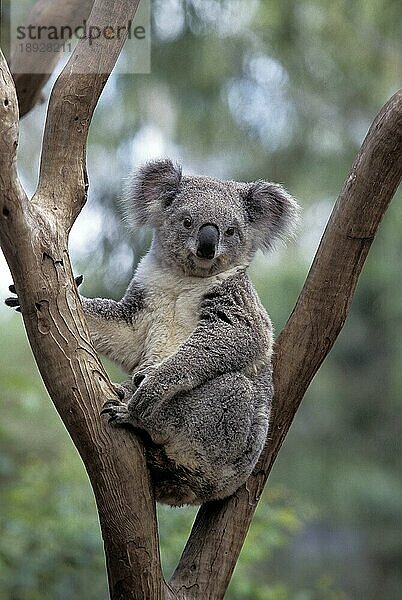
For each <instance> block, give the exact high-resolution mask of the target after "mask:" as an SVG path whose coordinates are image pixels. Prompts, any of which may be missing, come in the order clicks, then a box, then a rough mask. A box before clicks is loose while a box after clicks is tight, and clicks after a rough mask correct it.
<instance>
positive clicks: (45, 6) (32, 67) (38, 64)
mask: <svg viewBox="0 0 402 600" xmlns="http://www.w3.org/2000/svg"><path fill="white" fill-rule="evenodd" d="M92 5H93V0H38V1H37V2H36V3H35V4H34V6H33V7H32V10H31V12H30V14H29V16H28V18H27V21H26V23H27V25H33V26H35V28H36V30H37V28H38V27H39V26H43V27H47V26H54V27H56V28H57V31H60V29H61V27H62V26H64V25H70V27H71V28H72V29H73V30H74V29H75V28H76V27H78V26H79V25H82V23H83V21H84V19H86V18H87V17H88V15H89V13H90V12H91V8H92ZM62 39H63V40H68V39H69V35H68V31H67V29H66V30H65V32H64V35H63V37H62ZM40 41H41V43H44V44H46V43H47V42H48V41H50V42H52V39H49V35H48V34H47V32H46V30H43V31H42V33H41V40H40ZM59 41H61V40H57V42H59ZM53 44H54V40H53ZM61 56H62V53H61V52H20V51H19V50H18V51H17V48H13V49H12V52H11V72H12V74H13V77H14V82H15V86H16V88H17V96H18V102H19V106H20V117H23V116H24V115H25V114H26V113H28V112H29V111H30V110H31V109H32V108H33V107H34V106H35V104H36V103H37V102H38V100H39V99H40V95H41V90H42V88H43V86H44V85H45V84H46V82H47V80H48V79H49V77H50V75H51V73H52V72H53V70H54V68H55V67H56V65H57V63H58V62H59V60H60V57H61Z"/></svg>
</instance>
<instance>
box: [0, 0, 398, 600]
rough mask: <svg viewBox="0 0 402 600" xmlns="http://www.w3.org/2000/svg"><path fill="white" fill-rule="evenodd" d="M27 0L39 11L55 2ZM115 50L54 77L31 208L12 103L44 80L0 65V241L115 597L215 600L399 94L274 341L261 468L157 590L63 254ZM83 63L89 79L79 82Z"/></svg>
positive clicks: (334, 287)
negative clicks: (85, 489)
mask: <svg viewBox="0 0 402 600" xmlns="http://www.w3.org/2000/svg"><path fill="white" fill-rule="evenodd" d="M75 3H76V2H75V1H74V0H71V2H70V3H68V4H69V6H70V7H71V6H74V4H75ZM38 4H39V5H40V7H41V10H46V8H47V7H50V5H51V4H52V3H50V2H46V1H44V0H40V2H38ZM76 4H77V5H78V3H76ZM53 5H54V3H53ZM137 5H138V2H134V3H133V2H130V1H129V0H114V2H113V3H110V2H106V0H96V1H95V2H94V5H93V8H92V12H91V15H90V17H89V25H90V24H91V23H94V24H96V25H98V26H99V25H100V26H102V25H104V26H106V25H108V26H110V25H112V26H113V25H116V26H117V25H121V24H122V23H126V22H127V21H128V20H129V18H130V17H132V15H133V14H134V12H135V10H136V8H137ZM122 43H123V40H122V39H121V40H118V39H116V40H114V41H113V42H112V43H111V44H110V45H108V50H109V51H108V52H107V53H105V52H102V43H101V41H96V40H94V41H93V44H92V48H89V47H88V45H87V44H86V42H85V40H81V41H80V42H79V44H78V46H77V49H76V50H75V52H74V54H73V56H72V57H71V59H70V61H69V63H68V64H67V65H66V67H65V68H64V69H63V71H62V73H61V75H60V76H59V78H58V80H57V82H56V84H55V86H54V88H53V91H52V95H51V98H50V103H49V109H48V115H47V122H46V128H45V135H44V140H43V147H42V160H41V170H40V177H39V184H38V188H37V190H36V192H35V194H34V196H33V198H32V199H31V200H28V198H27V197H26V195H25V192H24V191H23V190H22V187H21V185H20V183H19V180H18V176H17V172H16V146H17V141H18V102H20V105H21V106H22V105H23V97H29V98H31V100H29V102H28V103H27V104H25V107H26V108H23V109H22V112H26V111H27V110H29V109H30V108H31V107H32V106H33V103H34V101H35V99H36V98H37V97H38V95H39V91H40V89H41V86H42V85H43V83H44V80H45V78H39V77H31V78H29V77H28V78H26V77H25V78H18V77H16V80H15V83H14V82H13V80H12V78H11V75H10V72H9V69H8V67H7V64H6V62H5V59H4V58H3V56H1V65H0V69H1V72H2V78H1V80H0V111H1V124H0V131H1V136H2V140H3V148H2V153H1V156H0V161H1V164H0V240H1V245H2V248H3V250H4V253H5V256H6V259H7V262H8V264H9V266H10V269H11V272H12V274H13V278H14V282H15V286H16V290H17V292H18V296H19V298H20V301H21V308H22V314H23V318H24V323H25V326H26V329H27V333H28V337H29V341H30V344H31V346H32V349H33V352H34V354H35V358H36V360H37V363H38V366H39V369H40V371H41V374H42V377H43V379H44V382H45V385H46V387H47V388H48V391H49V393H50V395H51V397H52V399H53V401H54V404H55V406H56V408H57V410H58V412H59V414H60V416H61V418H62V419H63V421H64V423H65V425H66V427H67V429H68V431H69V432H70V435H71V437H72V439H73V441H74V443H75V445H76V446H77V449H78V451H79V452H80V454H81V456H82V459H83V461H84V464H85V466H86V469H87V471H88V474H89V477H90V480H91V483H92V486H93V489H94V494H95V498H96V502H97V507H98V512H99V518H100V523H101V528H102V534H103V539H104V544H105V554H106V561H107V568H108V575H109V586H110V593H111V596H112V598H150V599H151V598H152V599H158V598H194V599H195V598H215V599H216V598H221V597H223V595H224V593H225V590H226V587H227V585H228V582H229V580H230V577H231V574H232V572H233V569H234V566H235V563H236V560H237V557H238V554H239V552H240V549H241V545H242V543H243V540H244V537H245V535H246V532H247V529H248V526H249V524H250V522H251V519H252V516H253V513H254V510H255V507H256V505H257V502H258V499H259V497H260V494H261V492H262V489H263V487H264V485H265V482H266V479H267V477H268V475H269V472H270V469H271V467H272V465H273V462H274V460H275V458H276V456H277V453H278V451H279V449H280V446H281V444H282V441H283V439H284V437H285V436H286V433H287V431H288V429H289V426H290V424H291V422H292V420H293V417H294V414H295V412H296V410H297V408H298V406H299V404H300V402H301V400H302V397H303V395H304V392H305V390H306V389H307V387H308V385H309V383H310V381H311V379H312V378H313V376H314V374H315V373H316V371H317V369H318V368H319V366H320V364H321V363H322V361H323V360H324V358H325V356H326V355H327V353H328V352H329V350H330V349H331V347H332V345H333V343H334V341H335V339H336V337H337V335H338V333H339V331H340V330H341V328H342V326H343V323H344V321H345V319H346V316H347V313H348V310H349V306H350V302H351V298H352V295H353V292H354V289H355V286H356V283H357V279H358V276H359V273H360V271H361V269H362V266H363V263H364V260H365V258H366V256H367V253H368V251H369V248H370V245H371V243H372V240H373V238H374V236H375V233H376V231H377V228H378V226H379V223H380V221H381V218H382V216H383V214H384V213H385V211H386V208H387V206H388V204H389V202H390V200H391V198H392V196H393V194H394V192H395V190H396V188H397V186H398V184H399V181H400V177H401V171H402V161H401V155H400V147H401V138H402V115H401V113H402V93H401V92H398V93H397V94H395V95H394V96H393V97H392V98H391V99H390V100H389V101H388V102H387V103H386V105H385V106H384V107H383V108H382V109H381V111H380V112H379V114H378V115H377V117H376V119H375V120H374V122H373V124H372V126H371V128H370V130H369V132H368V134H367V136H366V139H365V141H364V142H363V145H362V147H361V150H360V152H359V154H358V156H357V158H356V160H355V162H354V164H353V166H352V169H351V172H350V174H349V176H348V178H347V180H346V183H345V185H344V188H343V190H342V191H341V194H340V196H339V198H338V201H337V203H336V205H335V208H334V211H333V213H332V216H331V219H330V221H329V223H328V226H327V229H326V231H325V233H324V236H323V238H322V241H321V244H320V247H319V249H318V251H317V254H316V257H315V260H314V262H313V265H312V267H311V270H310V273H309V275H308V278H307V280H306V283H305V285H304V287H303V290H302V291H301V294H300V296H299V299H298V301H297V304H296V306H295V309H294V311H293V313H292V315H291V317H290V318H289V321H288V323H287V325H286V327H285V329H284V331H283V332H282V334H281V336H280V337H279V338H278V340H277V343H276V353H275V365H274V367H275V368H274V379H275V390H276V392H275V400H274V416H273V422H272V426H271V431H270V439H269V440H268V443H267V446H266V449H265V451H264V453H263V455H262V457H261V459H260V461H259V464H258V466H257V468H256V469H255V471H254V473H253V475H252V476H251V477H250V479H249V480H248V482H247V483H246V484H245V485H244V486H243V487H242V488H240V490H238V491H237V492H236V494H234V495H233V496H232V497H231V498H229V499H227V500H225V501H221V502H215V503H211V504H209V505H204V506H202V507H201V508H200V510H199V513H198V516H197V519H196V522H195V524H194V527H193V530H192V533H191V535H190V538H189V540H188V543H187V545H186V548H185V550H184V553H183V556H182V558H181V561H180V563H179V565H178V568H177V570H176V572H175V574H174V575H173V577H172V579H171V581H170V582H169V583H165V582H164V580H163V577H162V572H161V567H160V560H159V549H158V534H157V526H156V517H155V502H154V498H153V492H152V487H151V485H150V480H149V476H148V472H147V468H146V464H145V459H144V452H143V447H142V444H141V442H140V441H139V440H138V439H137V438H136V437H135V436H134V435H133V434H130V433H129V432H126V431H119V430H113V431H112V430H111V429H110V428H109V426H108V425H107V424H106V423H105V422H103V421H102V420H101V418H100V416H99V410H100V408H101V406H102V404H103V403H104V402H105V401H107V400H109V399H110V398H112V397H113V396H114V389H113V387H112V385H111V384H110V382H109V381H108V378H107V376H106V374H105V372H104V370H103V368H102V366H101V363H100V362H99V359H98V357H97V356H96V353H95V351H94V349H93V347H92V345H91V340H90V336H89V333H88V329H87V326H86V323H85V318H84V316H83V313H82V309H81V306H80V302H79V298H78V295H77V291H76V287H75V283H74V279H73V275H72V270H71V266H70V263H69V258H68V234H69V231H70V229H71V226H72V224H73V222H74V221H75V219H76V218H77V216H78V214H79V212H80V210H81V208H82V206H83V205H84V203H85V199H86V191H87V185H88V184H87V177H86V169H85V143H86V137H87V132H88V128H89V124H90V121H91V117H92V114H93V111H94V109H95V106H96V103H97V100H98V98H99V96H100V94H101V91H102V89H103V87H104V85H105V83H106V81H107V77H108V74H109V73H110V71H111V70H112V68H113V65H114V63H115V61H116V60H117V57H118V54H119V52H120V50H121V46H122ZM110 50H112V51H110ZM90 60H91V61H92V72H91V73H86V71H87V69H85V66H86V65H87V63H88V62H89V61H90ZM84 73H86V74H84ZM27 90H28V91H27ZM28 92H29V93H28ZM17 95H18V98H17ZM65 165H68V169H66V168H65ZM217 558H218V560H217Z"/></svg>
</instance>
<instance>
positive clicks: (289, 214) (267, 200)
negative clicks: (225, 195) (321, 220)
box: [244, 181, 300, 250]
mask: <svg viewBox="0 0 402 600" xmlns="http://www.w3.org/2000/svg"><path fill="white" fill-rule="evenodd" d="M244 202H245V207H246V213H247V217H248V221H249V223H250V224H251V225H252V227H253V228H254V230H255V232H256V236H257V239H256V247H257V248H260V249H261V250H272V248H274V247H275V244H276V242H277V241H278V240H283V239H285V238H287V237H289V236H291V235H292V234H293V233H294V230H295V229H296V226H297V224H298V221H299V214H300V207H299V205H298V204H297V202H296V200H295V199H294V198H292V196H291V195H290V194H288V192H287V191H286V190H285V189H284V188H283V187H281V186H280V185H278V184H276V183H269V182H268V181H256V182H254V183H251V184H250V186H249V188H248V191H247V193H246V196H245V199H244Z"/></svg>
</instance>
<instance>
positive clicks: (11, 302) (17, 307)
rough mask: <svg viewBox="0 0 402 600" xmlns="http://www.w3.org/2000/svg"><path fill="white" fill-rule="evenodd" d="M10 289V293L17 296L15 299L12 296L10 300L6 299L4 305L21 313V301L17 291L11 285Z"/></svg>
mask: <svg viewBox="0 0 402 600" xmlns="http://www.w3.org/2000/svg"><path fill="white" fill-rule="evenodd" d="M8 289H9V290H10V292H11V293H12V294H15V298H14V297H13V296H10V297H9V298H6V299H5V300H4V304H6V306H9V307H10V308H15V310H16V311H17V312H21V306H20V301H19V298H18V296H17V292H16V290H15V285H14V284H13V285H10V286H8Z"/></svg>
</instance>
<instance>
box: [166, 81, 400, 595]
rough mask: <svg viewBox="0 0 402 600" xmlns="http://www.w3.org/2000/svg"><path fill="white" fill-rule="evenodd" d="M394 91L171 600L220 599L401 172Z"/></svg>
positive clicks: (201, 517) (194, 536)
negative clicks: (266, 418) (257, 448)
mask: <svg viewBox="0 0 402 600" xmlns="http://www.w3.org/2000/svg"><path fill="white" fill-rule="evenodd" d="M401 149H402V90H400V91H399V92H397V93H396V94H395V95H394V96H393V97H392V98H391V99H390V100H389V101H388V102H387V103H386V104H385V106H384V107H383V108H382V109H381V111H380V112H379V114H378V115H377V117H376V119H375V120H374V122H373V124H372V125H371V127H370V130H369V132H368V133H367V136H366V138H365V140H364V142H363V145H362V147H361V149H360V152H359V153H358V155H357V157H356V160H355V162H354V164H353V166H352V169H351V171H350V174H349V176H348V178H347V180H346V182H345V184H344V187H343V189H342V191H341V193H340V195H339V198H338V200H337V202H336V204H335V207H334V210H333V212H332V215H331V218H330V220H329V223H328V225H327V228H326V230H325V233H324V236H323V238H322V240H321V244H320V246H319V248H318V251H317V253H316V256H315V259H314V262H313V265H312V267H311V269H310V272H309V275H308V277H307V280H306V283H305V284H304V287H303V289H302V291H301V294H300V296H299V299H298V301H297V304H296V306H295V308H294V310H293V313H292V315H291V316H290V318H289V320H288V322H287V324H286V327H285V328H284V330H283V331H282V333H281V335H280V336H279V338H278V340H277V342H276V346H275V356H274V386H275V398H274V415H273V420H272V426H271V430H270V438H269V442H268V444H267V446H266V448H265V451H264V453H263V456H262V457H261V459H260V461H259V464H258V465H257V468H256V469H255V471H254V473H253V474H252V476H251V477H250V478H249V480H248V481H247V483H246V484H245V485H244V486H243V487H242V488H241V489H240V490H239V491H238V492H237V493H236V494H235V495H234V496H233V497H231V498H229V499H228V500H226V501H223V502H216V503H211V504H209V505H204V506H202V507H201V509H200V510H199V513H198V515H197V518H196V521H195V524H194V527H193V530H192V532H191V535H190V538H189V540H188V542H187V545H186V548H185V550H184V552H183V555H182V558H181V560H180V563H179V565H178V567H177V570H176V572H175V574H174V576H173V578H172V581H171V586H172V588H173V589H174V590H176V593H177V596H178V597H179V598H186V599H187V600H189V599H201V598H202V599H203V600H219V599H220V598H223V596H224V594H225V591H226V588H227V586H228V584H229V581H230V577H231V575H232V572H233V569H234V567H235V564H236V561H237V558H238V555H239V553H240V550H241V547H242V545H243V542H244V539H245V536H246V534H247V531H248V528H249V525H250V522H251V519H252V516H253V514H254V511H255V508H256V506H257V502H258V499H259V497H260V495H261V493H262V490H263V488H264V485H265V482H266V480H267V478H268V475H269V473H270V471H271V468H272V465H273V463H274V461H275V459H276V457H277V454H278V452H279V449H280V447H281V445H282V442H283V440H284V438H285V436H286V434H287V432H288V430H289V427H290V425H291V423H292V421H293V417H294V415H295V413H296V411H297V409H298V407H299V404H300V402H301V400H302V398H303V395H304V393H305V391H306V389H307V387H308V386H309V384H310V382H311V380H312V378H313V377H314V375H315V373H316V372H317V370H318V368H319V367H320V365H321V363H322V361H323V360H324V358H325V357H326V355H327V354H328V352H329V351H330V349H331V348H332V345H333V344H334V342H335V340H336V338H337V336H338V334H339V332H340V330H341V329H342V326H343V324H344V322H345V319H346V316H347V314H348V311H349V308H350V303H351V300H352V297H353V293H354V290H355V287H356V283H357V279H358V276H359V274H360V271H361V269H362V267H363V264H364V261H365V259H366V256H367V253H368V251H369V248H370V246H371V243H372V241H373V239H374V236H375V234H376V232H377V229H378V226H379V224H380V221H381V219H382V217H383V215H384V213H385V211H386V209H387V207H388V205H389V203H390V201H391V199H392V197H393V195H394V193H395V191H396V189H397V187H398V185H399V182H400V180H401V174H402V154H401Z"/></svg>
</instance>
